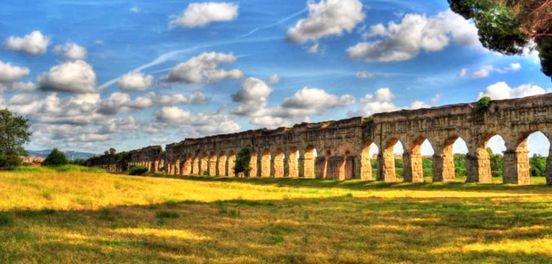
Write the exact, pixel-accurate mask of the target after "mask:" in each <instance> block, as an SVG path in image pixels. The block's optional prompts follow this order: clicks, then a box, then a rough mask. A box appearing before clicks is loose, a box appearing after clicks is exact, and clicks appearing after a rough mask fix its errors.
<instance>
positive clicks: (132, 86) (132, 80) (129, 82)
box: [117, 72, 153, 91]
mask: <svg viewBox="0 0 552 264" xmlns="http://www.w3.org/2000/svg"><path fill="white" fill-rule="evenodd" d="M117 84H118V85H119V87H120V88H121V90H127V91H145V90H147V89H148V88H150V87H151V85H152V84H153V76H151V75H145V74H143V73H141V72H129V73H127V74H125V75H123V76H122V77H121V79H119V81H117Z"/></svg>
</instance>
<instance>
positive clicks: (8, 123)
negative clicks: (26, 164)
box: [0, 109, 31, 169]
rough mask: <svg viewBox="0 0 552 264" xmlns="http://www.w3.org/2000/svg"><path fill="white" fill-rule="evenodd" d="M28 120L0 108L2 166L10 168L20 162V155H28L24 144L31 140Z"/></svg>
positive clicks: (0, 159) (0, 156) (0, 157)
mask: <svg viewBox="0 0 552 264" xmlns="http://www.w3.org/2000/svg"><path fill="white" fill-rule="evenodd" d="M29 128H30V125H29V123H28V121H27V120H26V119H25V118H23V117H21V116H18V115H14V114H13V113H12V112H10V111H9V110H8V109H3V110H0V168H2V169H10V168H13V167H16V166H17V165H19V163H20V159H19V156H26V155H27V152H26V151H25V149H24V148H23V144H25V143H27V142H29V139H30V137H31V132H29Z"/></svg>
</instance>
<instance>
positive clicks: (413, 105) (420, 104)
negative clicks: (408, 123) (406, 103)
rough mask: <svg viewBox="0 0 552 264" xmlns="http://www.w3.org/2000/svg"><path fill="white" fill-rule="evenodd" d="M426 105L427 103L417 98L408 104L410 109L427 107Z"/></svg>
mask: <svg viewBox="0 0 552 264" xmlns="http://www.w3.org/2000/svg"><path fill="white" fill-rule="evenodd" d="M428 107H429V105H428V104H426V103H425V102H422V101H419V100H415V101H413V102H412V103H411V104H410V109H412V110H415V109H420V108H428Z"/></svg>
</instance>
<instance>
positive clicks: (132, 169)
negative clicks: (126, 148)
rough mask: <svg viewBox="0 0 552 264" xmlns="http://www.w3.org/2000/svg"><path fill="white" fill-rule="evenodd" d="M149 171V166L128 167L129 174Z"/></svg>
mask: <svg viewBox="0 0 552 264" xmlns="http://www.w3.org/2000/svg"><path fill="white" fill-rule="evenodd" d="M147 172H148V168H146V167H144V166H131V167H130V168H129V169H128V175H144V174H146V173H147Z"/></svg>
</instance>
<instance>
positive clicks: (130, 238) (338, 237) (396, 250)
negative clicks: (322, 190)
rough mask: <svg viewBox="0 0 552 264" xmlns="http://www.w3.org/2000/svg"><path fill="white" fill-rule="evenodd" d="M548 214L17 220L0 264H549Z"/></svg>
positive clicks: (244, 207)
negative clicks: (469, 263)
mask: <svg viewBox="0 0 552 264" xmlns="http://www.w3.org/2000/svg"><path fill="white" fill-rule="evenodd" d="M234 180H235V179H234ZM549 205H550V200H549V199H535V200H533V201H529V202H518V201H516V200H514V199H496V200H492V199H474V198H447V199H440V200H436V199H423V198H418V199H415V198H394V199H380V198H355V197H350V196H343V197H334V198H318V199H287V200H270V201H256V200H241V199H240V200H228V201H218V202H210V203H207V202H194V201H178V202H174V201H173V202H170V203H164V204H153V205H145V206H119V207H113V208H104V209H101V210H95V211H94V210H89V211H86V210H85V211H80V210H79V211H62V210H52V209H45V210H37V211H33V210H15V211H9V212H3V213H0V216H1V217H0V219H2V218H4V219H10V220H8V221H5V222H2V221H0V262H2V263H13V262H41V263H59V262H60V260H62V261H61V262H64V261H63V260H65V261H67V262H88V263H90V262H114V263H136V262H140V263H145V262H191V263H204V262H217V263H218V262H227V263H228V262H229V263H251V262H262V263H342V262H373V263H397V262H406V263H429V262H438V263H462V262H508V263H547V262H548V261H549V260H550V248H552V239H550V237H551V236H552V226H550V225H549V224H548V223H550V222H551V221H552V207H551V206H549ZM2 223H4V224H2ZM504 241H507V242H504ZM502 243H505V244H504V245H505V246H504V247H503V248H501V247H500V246H497V245H502Z"/></svg>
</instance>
